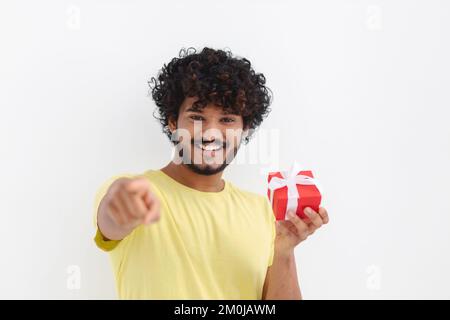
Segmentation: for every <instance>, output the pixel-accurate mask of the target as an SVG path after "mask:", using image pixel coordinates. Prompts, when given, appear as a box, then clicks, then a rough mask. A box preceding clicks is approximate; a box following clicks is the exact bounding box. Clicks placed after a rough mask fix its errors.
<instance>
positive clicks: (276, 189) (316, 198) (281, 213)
mask: <svg viewBox="0 0 450 320" xmlns="http://www.w3.org/2000/svg"><path fill="white" fill-rule="evenodd" d="M268 183H269V186H268V197H269V199H270V202H271V204H272V208H273V212H274V214H275V217H276V219H277V220H285V219H286V213H287V212H288V210H292V211H294V212H296V213H297V215H298V216H300V218H302V219H307V217H306V216H305V214H304V212H303V210H304V209H305V208H306V207H310V208H311V209H313V210H314V211H316V212H318V211H319V206H320V202H321V199H322V195H321V191H320V190H321V188H320V187H319V185H318V182H317V181H316V179H314V176H313V174H312V172H311V171H309V170H303V169H301V168H300V166H299V165H298V163H294V164H293V165H292V167H291V169H290V170H289V171H280V172H271V173H269V177H268Z"/></svg>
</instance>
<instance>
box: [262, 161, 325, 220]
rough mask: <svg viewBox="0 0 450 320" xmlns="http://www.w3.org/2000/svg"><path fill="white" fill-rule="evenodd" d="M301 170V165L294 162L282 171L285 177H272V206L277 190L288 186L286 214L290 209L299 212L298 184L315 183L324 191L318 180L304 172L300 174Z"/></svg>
mask: <svg viewBox="0 0 450 320" xmlns="http://www.w3.org/2000/svg"><path fill="white" fill-rule="evenodd" d="M300 171H302V169H301V167H300V165H299V164H298V163H297V162H294V164H293V165H292V167H291V169H290V170H288V171H280V173H281V176H282V177H283V178H278V177H273V178H272V179H270V182H269V190H270V203H271V204H272V206H273V194H274V192H275V190H276V189H280V188H283V187H286V186H287V196H288V201H287V206H286V212H285V214H287V212H288V210H293V211H294V212H297V207H298V199H299V198H300V195H299V194H298V190H297V184H302V185H315V186H316V188H317V189H318V190H319V192H320V193H322V192H321V188H320V187H319V184H318V182H317V180H316V179H314V178H311V177H309V176H306V175H303V174H298V173H299V172H300Z"/></svg>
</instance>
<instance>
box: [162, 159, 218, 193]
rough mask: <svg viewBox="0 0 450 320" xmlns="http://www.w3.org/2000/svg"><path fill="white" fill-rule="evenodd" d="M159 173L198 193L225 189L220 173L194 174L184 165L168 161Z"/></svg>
mask: <svg viewBox="0 0 450 320" xmlns="http://www.w3.org/2000/svg"><path fill="white" fill-rule="evenodd" d="M161 171H162V172H164V173H165V174H167V175H168V176H169V177H171V178H172V179H174V180H176V181H178V182H179V183H181V184H183V185H185V186H187V187H189V188H192V189H196V190H198V191H204V192H219V191H222V190H223V188H224V187H225V182H224V181H223V180H222V172H218V173H216V174H212V175H210V176H207V175H202V174H198V173H195V172H194V171H192V170H191V169H189V168H188V167H186V166H185V165H182V164H175V163H174V162H173V161H170V162H169V164H168V165H166V166H165V167H164V168H162V169H161Z"/></svg>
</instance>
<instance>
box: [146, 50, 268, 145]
mask: <svg viewBox="0 0 450 320" xmlns="http://www.w3.org/2000/svg"><path fill="white" fill-rule="evenodd" d="M148 84H149V86H150V88H151V95H152V97H153V100H154V101H155V103H156V106H157V110H155V112H156V111H157V112H158V115H154V116H155V118H156V119H158V120H159V122H160V123H161V125H162V126H163V132H164V133H165V134H166V135H167V136H168V137H169V138H170V137H171V132H170V130H169V127H168V124H169V120H170V119H175V120H176V119H178V112H179V108H180V105H181V103H182V102H183V101H184V99H185V98H186V97H194V96H195V97H198V100H197V101H196V102H195V103H194V108H197V109H202V108H204V107H205V106H206V105H207V104H208V103H213V104H215V105H218V106H220V107H223V108H224V110H226V111H227V112H232V113H235V114H239V115H241V116H242V119H243V122H244V128H245V129H256V128H257V127H258V126H259V125H260V124H261V122H262V121H263V119H264V118H265V117H266V116H267V115H268V113H269V112H270V109H269V106H270V104H271V102H272V96H273V95H272V92H271V90H270V89H269V88H268V87H267V86H266V78H265V77H264V75H263V74H262V73H256V72H255V71H254V70H253V68H252V65H251V63H250V61H249V60H247V59H246V58H238V57H235V56H233V54H232V53H231V51H229V50H215V49H211V48H208V47H205V48H203V49H202V51H201V52H200V53H197V52H196V50H195V49H194V48H192V47H191V48H188V49H184V48H183V49H181V50H180V52H179V57H178V58H173V59H172V60H171V61H170V62H169V64H164V66H163V68H162V69H161V70H160V71H159V73H158V75H157V78H155V77H152V78H151V80H150V81H149V82H148ZM250 137H251V135H249V136H247V137H246V138H245V143H248V141H249V139H250Z"/></svg>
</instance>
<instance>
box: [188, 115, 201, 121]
mask: <svg viewBox="0 0 450 320" xmlns="http://www.w3.org/2000/svg"><path fill="white" fill-rule="evenodd" d="M190 118H191V119H192V120H195V121H202V120H203V117H200V116H195V115H193V116H190Z"/></svg>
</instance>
